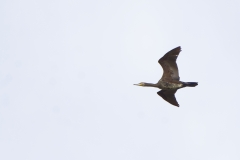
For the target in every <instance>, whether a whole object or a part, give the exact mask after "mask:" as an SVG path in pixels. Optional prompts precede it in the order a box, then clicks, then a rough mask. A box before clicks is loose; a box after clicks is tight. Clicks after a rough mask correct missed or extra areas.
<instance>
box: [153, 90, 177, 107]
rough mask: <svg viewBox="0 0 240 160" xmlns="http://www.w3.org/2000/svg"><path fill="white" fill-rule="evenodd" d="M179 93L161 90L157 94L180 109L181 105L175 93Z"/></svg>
mask: <svg viewBox="0 0 240 160" xmlns="http://www.w3.org/2000/svg"><path fill="white" fill-rule="evenodd" d="M176 92H177V89H175V90H161V91H159V92H157V94H158V95H159V96H161V97H162V98H163V99H164V100H165V101H167V102H168V103H171V104H172V105H174V106H177V107H179V104H178V102H177V100H176V98H175V95H174V94H175V93H176Z"/></svg>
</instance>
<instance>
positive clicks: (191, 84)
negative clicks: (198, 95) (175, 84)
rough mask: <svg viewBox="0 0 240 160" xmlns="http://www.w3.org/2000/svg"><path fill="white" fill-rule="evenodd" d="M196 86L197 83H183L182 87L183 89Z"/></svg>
mask: <svg viewBox="0 0 240 160" xmlns="http://www.w3.org/2000/svg"><path fill="white" fill-rule="evenodd" d="M197 85H198V82H184V83H183V86H184V87H195V86H197Z"/></svg>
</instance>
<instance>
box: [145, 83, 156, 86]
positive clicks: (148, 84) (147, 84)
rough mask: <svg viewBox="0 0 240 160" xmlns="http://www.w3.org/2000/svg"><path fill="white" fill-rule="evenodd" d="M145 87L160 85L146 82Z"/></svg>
mask: <svg viewBox="0 0 240 160" xmlns="http://www.w3.org/2000/svg"><path fill="white" fill-rule="evenodd" d="M144 87H158V86H157V84H153V83H145V85H144Z"/></svg>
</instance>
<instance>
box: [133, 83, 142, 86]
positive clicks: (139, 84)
mask: <svg viewBox="0 0 240 160" xmlns="http://www.w3.org/2000/svg"><path fill="white" fill-rule="evenodd" d="M133 85H135V86H141V83H138V84H133Z"/></svg>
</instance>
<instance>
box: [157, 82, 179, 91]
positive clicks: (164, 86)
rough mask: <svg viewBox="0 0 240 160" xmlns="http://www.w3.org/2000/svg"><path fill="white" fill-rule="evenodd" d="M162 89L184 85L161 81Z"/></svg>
mask: <svg viewBox="0 0 240 160" xmlns="http://www.w3.org/2000/svg"><path fill="white" fill-rule="evenodd" d="M160 84H161V85H160V89H178V88H181V87H182V86H183V84H182V83H172V82H163V81H162V82H161V83H160Z"/></svg>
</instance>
